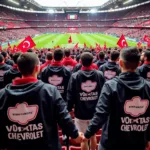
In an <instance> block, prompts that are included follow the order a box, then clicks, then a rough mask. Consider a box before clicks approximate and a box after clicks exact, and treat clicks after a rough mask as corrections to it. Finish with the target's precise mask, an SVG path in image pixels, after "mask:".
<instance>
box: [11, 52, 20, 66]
mask: <svg viewBox="0 0 150 150" xmlns="http://www.w3.org/2000/svg"><path fill="white" fill-rule="evenodd" d="M21 54H22V53H21V52H17V53H15V54H13V56H12V59H13V61H14V63H15V64H17V60H18V58H19V56H20V55H21Z"/></svg>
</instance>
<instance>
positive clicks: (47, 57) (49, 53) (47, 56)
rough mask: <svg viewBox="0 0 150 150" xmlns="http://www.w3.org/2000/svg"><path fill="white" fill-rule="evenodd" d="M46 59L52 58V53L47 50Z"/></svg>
mask: <svg viewBox="0 0 150 150" xmlns="http://www.w3.org/2000/svg"><path fill="white" fill-rule="evenodd" d="M46 59H47V60H52V59H53V54H52V53H51V52H48V53H47V54H46Z"/></svg>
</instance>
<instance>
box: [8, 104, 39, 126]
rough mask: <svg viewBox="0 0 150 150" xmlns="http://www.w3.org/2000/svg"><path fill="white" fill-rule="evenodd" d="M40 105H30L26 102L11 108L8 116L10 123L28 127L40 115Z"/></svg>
mask: <svg viewBox="0 0 150 150" xmlns="http://www.w3.org/2000/svg"><path fill="white" fill-rule="evenodd" d="M38 110H39V107H38V105H28V104H27V103H26V102H24V103H21V104H16V106H15V107H9V108H8V111H7V115H8V118H9V120H10V121H12V122H16V123H18V124H21V125H26V124H28V123H29V122H30V121H32V120H34V119H35V118H36V116H37V114H38Z"/></svg>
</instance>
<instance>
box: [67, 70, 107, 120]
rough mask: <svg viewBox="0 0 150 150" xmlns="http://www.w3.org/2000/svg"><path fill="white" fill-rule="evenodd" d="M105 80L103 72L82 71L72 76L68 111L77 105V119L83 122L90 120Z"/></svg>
mask: <svg viewBox="0 0 150 150" xmlns="http://www.w3.org/2000/svg"><path fill="white" fill-rule="evenodd" d="M104 82H105V79H104V77H103V74H102V72H100V71H96V70H91V71H83V70H80V71H78V72H77V73H74V74H73V75H72V76H71V79H70V81H69V85H68V91H67V102H68V110H69V111H71V110H72V108H73V106H74V104H75V117H76V118H78V119H81V120H90V119H92V117H93V114H94V112H95V107H96V104H97V101H98V98H99V95H100V92H101V89H102V87H103V84H104Z"/></svg>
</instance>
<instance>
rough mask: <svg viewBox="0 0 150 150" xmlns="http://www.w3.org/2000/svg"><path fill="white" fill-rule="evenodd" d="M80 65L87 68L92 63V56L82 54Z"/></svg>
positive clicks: (85, 53) (87, 53) (86, 53)
mask: <svg viewBox="0 0 150 150" xmlns="http://www.w3.org/2000/svg"><path fill="white" fill-rule="evenodd" d="M81 63H82V65H83V66H84V67H89V66H91V64H92V63H93V55H92V54H91V53H89V52H84V53H83V54H82V55H81Z"/></svg>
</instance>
